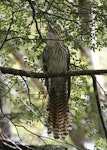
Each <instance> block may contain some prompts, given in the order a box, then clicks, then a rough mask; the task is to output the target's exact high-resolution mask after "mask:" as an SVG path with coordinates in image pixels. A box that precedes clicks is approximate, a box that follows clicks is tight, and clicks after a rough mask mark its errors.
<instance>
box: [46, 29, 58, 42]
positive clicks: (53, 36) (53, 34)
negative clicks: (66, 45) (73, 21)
mask: <svg viewBox="0 0 107 150" xmlns="http://www.w3.org/2000/svg"><path fill="white" fill-rule="evenodd" d="M58 40H59V36H58V33H57V30H56V29H55V28H52V27H51V26H49V27H48V33H47V42H48V43H51V44H55V42H56V41H58Z"/></svg>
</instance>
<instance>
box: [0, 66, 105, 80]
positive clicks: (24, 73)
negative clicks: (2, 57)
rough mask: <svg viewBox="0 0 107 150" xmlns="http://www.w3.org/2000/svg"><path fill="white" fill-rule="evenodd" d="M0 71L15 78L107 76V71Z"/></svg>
mask: <svg viewBox="0 0 107 150" xmlns="http://www.w3.org/2000/svg"><path fill="white" fill-rule="evenodd" d="M0 70H1V72H2V73H3V74H12V75H15V76H18V75H19V76H25V77H30V78H46V77H63V76H80V75H89V76H93V75H102V74H107V70H77V71H71V70H70V71H68V72H61V73H48V72H47V73H37V72H32V71H25V70H20V69H14V68H6V67H1V66H0Z"/></svg>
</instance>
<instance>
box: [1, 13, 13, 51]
mask: <svg viewBox="0 0 107 150" xmlns="http://www.w3.org/2000/svg"><path fill="white" fill-rule="evenodd" d="M13 17H14V12H12V18H11V22H10V24H9V27H8V30H7V33H6V36H5V38H4V40H3V42H2V44H1V46H0V50H1V49H2V48H3V46H4V44H5V42H6V41H7V37H8V35H9V32H10V30H11V26H12V24H13V21H14V19H13Z"/></svg>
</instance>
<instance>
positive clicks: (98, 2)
mask: <svg viewBox="0 0 107 150" xmlns="http://www.w3.org/2000/svg"><path fill="white" fill-rule="evenodd" d="M48 25H51V26H53V27H54V28H56V29H57V31H58V33H59V35H60V37H61V39H62V41H63V42H64V43H65V44H67V46H68V47H69V50H70V57H71V66H70V67H71V70H84V69H90V68H91V69H101V68H103V69H105V68H106V67H107V65H106V57H107V53H106V47H107V1H106V0H60V1H59V0H8V1H6V0H2V1H0V65H1V66H3V67H12V68H16V69H24V70H30V71H34V72H41V71H42V62H41V53H42V51H43V49H44V47H45V42H46V33H47V28H48ZM0 76H1V77H0V100H1V103H0V107H1V121H0V122H1V123H4V124H6V125H7V124H8V127H7V126H6V128H7V129H6V128H5V129H6V133H5V132H4V129H2V128H3V126H2V125H0V127H1V135H2V134H4V133H5V134H6V136H7V137H9V138H10V137H11V138H12V139H13V140H15V141H18V142H20V143H24V144H27V145H28V144H33V145H42V144H60V145H66V146H67V147H68V148H70V149H72V150H73V149H79V148H80V149H82V150H85V149H86V148H85V146H86V145H88V148H89V146H91V147H92V146H93V145H94V146H93V148H92V149H100V148H102V149H104V150H106V148H107V144H106V140H105V136H104V133H103V128H102V125H101V121H100V119H99V114H98V109H97V105H96V99H95V96H94V92H93V85H92V80H91V77H88V76H75V77H71V97H70V100H69V102H70V107H71V113H72V116H71V120H72V125H73V129H72V131H71V132H70V133H69V137H67V139H66V140H57V141H56V140H54V139H53V137H52V135H47V132H46V128H45V127H44V118H45V111H46V103H47V91H46V88H45V86H44V79H30V78H26V77H22V76H13V75H8V74H7V75H3V74H1V75H0ZM106 78H107V77H106V76H100V77H99V76H97V81H98V89H99V95H100V100H101V105H102V111H103V116H104V119H105V124H106V122H107V119H106V118H107V115H106V111H107V110H106V108H107V102H106V87H107V82H106ZM3 119H4V120H5V119H6V121H4V120H3ZM7 133H9V134H7ZM90 149H91V148H90Z"/></svg>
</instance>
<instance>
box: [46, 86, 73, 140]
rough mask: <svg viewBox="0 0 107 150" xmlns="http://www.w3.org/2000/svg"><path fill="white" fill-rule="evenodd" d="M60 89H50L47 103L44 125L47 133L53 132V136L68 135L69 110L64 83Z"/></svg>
mask: <svg viewBox="0 0 107 150" xmlns="http://www.w3.org/2000/svg"><path fill="white" fill-rule="evenodd" d="M63 85H64V86H63V88H62V90H60V91H59V90H57V91H56V90H55V88H54V87H52V88H51V89H50V93H49V100H48V105H47V117H46V126H47V129H48V133H53V135H54V138H56V139H57V138H65V136H66V135H68V131H69V128H70V126H71V124H70V110H69V104H68V96H67V92H66V84H63Z"/></svg>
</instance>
